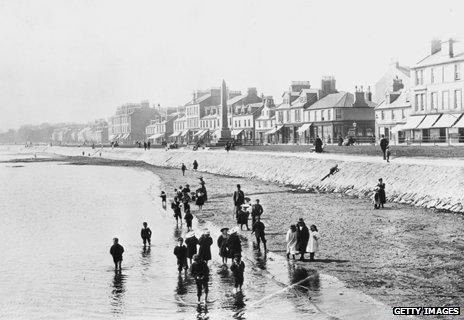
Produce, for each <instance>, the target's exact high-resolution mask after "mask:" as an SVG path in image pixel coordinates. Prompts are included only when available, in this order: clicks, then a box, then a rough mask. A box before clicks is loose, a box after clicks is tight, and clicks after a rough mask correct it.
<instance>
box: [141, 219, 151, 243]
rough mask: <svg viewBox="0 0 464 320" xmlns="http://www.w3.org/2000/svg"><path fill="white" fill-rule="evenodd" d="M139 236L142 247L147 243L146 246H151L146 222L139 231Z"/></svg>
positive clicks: (149, 232)
mask: <svg viewBox="0 0 464 320" xmlns="http://www.w3.org/2000/svg"><path fill="white" fill-rule="evenodd" d="M140 236H141V237H142V241H143V246H146V244H147V242H148V245H149V246H150V245H151V230H150V228H148V224H147V223H146V222H144V223H143V228H142V230H140Z"/></svg>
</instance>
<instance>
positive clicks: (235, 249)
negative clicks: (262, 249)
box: [227, 227, 242, 258]
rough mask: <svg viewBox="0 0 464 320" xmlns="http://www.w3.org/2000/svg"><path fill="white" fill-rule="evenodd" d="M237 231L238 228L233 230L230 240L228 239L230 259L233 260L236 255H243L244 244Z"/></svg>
mask: <svg viewBox="0 0 464 320" xmlns="http://www.w3.org/2000/svg"><path fill="white" fill-rule="evenodd" d="M237 231H238V228H237V227H234V228H232V230H231V231H230V235H229V238H228V239H227V248H228V249H229V257H230V258H233V257H234V256H235V255H236V254H242V243H241V241H240V238H239V236H238V234H237Z"/></svg>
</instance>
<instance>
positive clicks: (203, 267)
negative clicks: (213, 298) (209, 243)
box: [190, 254, 209, 303]
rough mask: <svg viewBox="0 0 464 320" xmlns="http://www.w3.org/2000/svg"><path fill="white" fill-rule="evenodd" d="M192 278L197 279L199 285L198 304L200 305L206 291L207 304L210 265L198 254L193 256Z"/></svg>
mask: <svg viewBox="0 0 464 320" xmlns="http://www.w3.org/2000/svg"><path fill="white" fill-rule="evenodd" d="M190 272H191V274H192V277H193V278H194V279H195V282H196V285H197V297H198V303H200V299H201V295H202V291H203V289H204V291H205V303H206V301H207V300H208V291H209V290H208V281H209V268H208V264H207V263H206V262H205V261H203V260H202V259H201V257H200V256H199V255H198V254H196V255H194V256H193V263H192V268H191V270H190Z"/></svg>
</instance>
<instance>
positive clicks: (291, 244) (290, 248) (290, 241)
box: [285, 224, 297, 259]
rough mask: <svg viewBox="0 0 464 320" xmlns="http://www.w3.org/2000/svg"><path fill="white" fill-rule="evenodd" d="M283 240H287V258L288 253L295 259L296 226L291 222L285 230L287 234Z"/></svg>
mask: <svg viewBox="0 0 464 320" xmlns="http://www.w3.org/2000/svg"><path fill="white" fill-rule="evenodd" d="M285 241H286V242H287V259H289V258H290V255H292V256H293V259H295V254H296V253H297V251H296V226H295V225H294V224H292V225H291V226H290V229H288V231H287V236H286V237H285Z"/></svg>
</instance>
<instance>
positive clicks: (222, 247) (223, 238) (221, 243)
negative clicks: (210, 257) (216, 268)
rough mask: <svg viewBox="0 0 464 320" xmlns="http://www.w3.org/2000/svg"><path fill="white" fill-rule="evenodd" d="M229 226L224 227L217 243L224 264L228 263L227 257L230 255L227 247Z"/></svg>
mask: <svg viewBox="0 0 464 320" xmlns="http://www.w3.org/2000/svg"><path fill="white" fill-rule="evenodd" d="M227 231H229V228H222V229H221V235H220V236H219V237H218V239H217V245H218V247H219V255H220V256H221V258H222V264H223V265H227V257H228V256H229V250H228V249H227V239H228V238H229V235H228V234H227Z"/></svg>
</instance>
